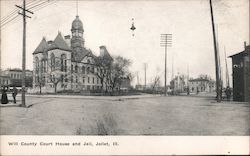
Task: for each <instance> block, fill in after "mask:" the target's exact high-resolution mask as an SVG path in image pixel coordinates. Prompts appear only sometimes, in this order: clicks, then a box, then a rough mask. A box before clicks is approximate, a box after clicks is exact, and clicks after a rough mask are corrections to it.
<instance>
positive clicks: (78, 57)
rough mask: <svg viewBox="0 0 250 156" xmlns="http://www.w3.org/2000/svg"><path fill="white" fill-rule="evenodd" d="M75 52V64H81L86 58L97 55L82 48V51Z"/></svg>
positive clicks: (76, 50)
mask: <svg viewBox="0 0 250 156" xmlns="http://www.w3.org/2000/svg"><path fill="white" fill-rule="evenodd" d="M73 51H75V52H73V61H75V62H81V61H82V60H83V58H84V57H85V56H93V57H95V55H94V54H93V53H92V52H91V50H89V49H86V48H84V47H83V48H81V49H74V50H73Z"/></svg>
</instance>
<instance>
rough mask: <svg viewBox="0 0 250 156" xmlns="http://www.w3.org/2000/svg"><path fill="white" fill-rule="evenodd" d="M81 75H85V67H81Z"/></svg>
mask: <svg viewBox="0 0 250 156" xmlns="http://www.w3.org/2000/svg"><path fill="white" fill-rule="evenodd" d="M82 73H83V74H85V67H84V66H82Z"/></svg>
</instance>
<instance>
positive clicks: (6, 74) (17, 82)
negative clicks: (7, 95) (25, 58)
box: [1, 68, 33, 87]
mask: <svg viewBox="0 0 250 156" xmlns="http://www.w3.org/2000/svg"><path fill="white" fill-rule="evenodd" d="M1 73H2V75H1V77H2V78H1V79H2V81H3V82H4V81H5V85H6V81H7V79H8V86H16V87H21V86H22V70H21V69H18V68H16V69H7V70H4V71H2V72H1ZM25 74H26V77H25V84H26V87H32V75H33V72H32V71H31V70H26V72H25ZM1 84H4V83H1Z"/></svg>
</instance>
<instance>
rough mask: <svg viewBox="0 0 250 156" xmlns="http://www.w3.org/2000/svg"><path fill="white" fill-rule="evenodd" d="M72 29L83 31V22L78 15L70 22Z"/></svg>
mask: <svg viewBox="0 0 250 156" xmlns="http://www.w3.org/2000/svg"><path fill="white" fill-rule="evenodd" d="M72 30H81V31H83V24H82V21H81V20H80V19H79V16H76V19H75V20H74V21H73V22H72V27H71V31H72Z"/></svg>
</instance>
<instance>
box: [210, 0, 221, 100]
mask: <svg viewBox="0 0 250 156" xmlns="http://www.w3.org/2000/svg"><path fill="white" fill-rule="evenodd" d="M209 5H210V13H211V21H212V31H213V42H214V56H215V72H216V94H217V95H216V100H217V102H221V94H220V77H219V61H218V52H217V46H216V35H215V28H214V15H213V5H212V0H209Z"/></svg>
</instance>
